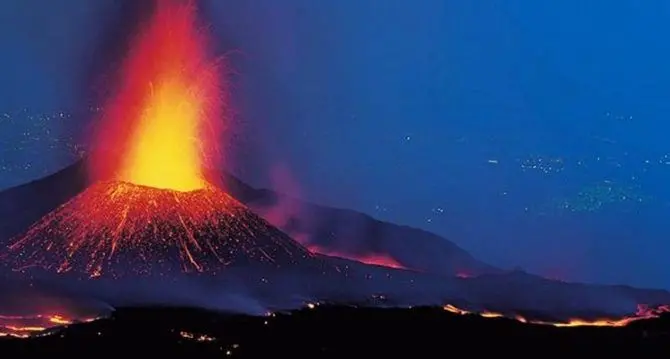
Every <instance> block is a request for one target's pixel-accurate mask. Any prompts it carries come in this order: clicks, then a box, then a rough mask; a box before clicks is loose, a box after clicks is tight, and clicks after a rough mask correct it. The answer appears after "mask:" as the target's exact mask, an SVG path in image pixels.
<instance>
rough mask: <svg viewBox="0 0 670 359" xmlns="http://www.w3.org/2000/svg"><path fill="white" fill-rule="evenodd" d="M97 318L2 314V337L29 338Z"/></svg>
mask: <svg viewBox="0 0 670 359" xmlns="http://www.w3.org/2000/svg"><path fill="white" fill-rule="evenodd" d="M95 320H97V318H85V319H81V320H74V319H70V318H68V317H66V316H63V315H59V314H53V315H33V316H17V315H12V316H7V315H0V337H13V338H29V337H32V336H35V335H42V334H44V333H46V332H47V331H48V330H49V329H53V328H58V327H62V326H66V325H69V324H73V323H89V322H92V321H95Z"/></svg>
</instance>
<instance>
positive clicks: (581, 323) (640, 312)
mask: <svg viewBox="0 0 670 359" xmlns="http://www.w3.org/2000/svg"><path fill="white" fill-rule="evenodd" d="M443 308H444V310H446V311H448V312H450V313H454V314H459V315H478V316H480V317H483V318H505V317H507V316H505V315H504V314H503V313H497V312H491V311H482V312H471V311H468V310H464V309H461V308H458V307H456V306H455V305H452V304H447V305H445V306H444V307H443ZM662 313H670V306H667V305H664V306H659V307H657V308H650V307H648V306H645V305H639V306H638V309H637V312H636V313H635V314H634V315H631V316H625V317H622V318H617V319H612V318H601V319H593V320H588V319H579V318H573V319H569V320H567V321H565V322H548V321H539V320H530V319H527V318H524V317H523V316H520V315H515V316H513V317H512V318H513V319H515V320H517V321H519V322H521V323H530V324H540V325H550V326H554V327H559V328H563V327H625V326H626V325H628V324H630V323H632V322H635V321H638V320H643V319H653V318H658V317H659V316H660V315H661V314H662Z"/></svg>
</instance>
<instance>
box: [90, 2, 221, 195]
mask: <svg viewBox="0 0 670 359" xmlns="http://www.w3.org/2000/svg"><path fill="white" fill-rule="evenodd" d="M197 20H198V19H197V13H196V8H195V6H194V5H193V4H192V3H191V2H177V1H156V9H155V13H154V14H153V16H152V17H151V19H149V21H148V23H147V24H146V26H145V27H144V28H143V29H142V32H141V33H140V34H139V36H137V38H135V39H134V42H133V43H132V44H131V47H130V52H129V54H128V57H127V58H126V60H125V61H124V62H123V63H122V67H121V69H120V70H121V71H120V75H121V76H120V78H121V81H120V82H119V84H118V86H117V88H116V92H115V94H114V96H112V98H111V99H110V101H109V103H108V104H107V105H106V106H105V108H106V112H105V114H104V115H103V118H102V124H101V126H100V128H99V131H97V133H96V134H95V139H94V149H93V152H92V157H91V160H92V161H91V172H92V173H91V175H92V177H93V178H94V179H96V180H100V179H109V178H110V177H111V178H115V179H117V180H120V181H124V182H129V183H133V184H137V185H142V186H147V187H153V188H162V189H170V190H175V191H182V192H187V191H193V190H197V189H202V188H204V187H205V186H206V181H205V176H204V168H205V167H206V166H207V165H220V161H221V158H220V156H219V154H220V152H219V151H218V148H217V143H218V142H219V141H220V137H221V134H222V124H224V123H225V122H226V119H225V115H226V111H225V107H224V106H226V104H227V98H226V95H227V91H226V88H225V84H224V83H222V75H223V73H222V71H223V70H225V63H224V62H223V61H222V60H221V59H212V58H211V56H209V53H208V51H207V49H208V47H209V45H208V37H207V32H206V31H204V29H203V28H200V27H198V26H197ZM222 119H223V121H222Z"/></svg>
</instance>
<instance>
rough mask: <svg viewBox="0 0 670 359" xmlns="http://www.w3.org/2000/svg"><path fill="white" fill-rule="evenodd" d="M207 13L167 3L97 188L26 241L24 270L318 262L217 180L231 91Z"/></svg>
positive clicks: (125, 90)
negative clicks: (203, 17) (212, 178)
mask: <svg viewBox="0 0 670 359" xmlns="http://www.w3.org/2000/svg"><path fill="white" fill-rule="evenodd" d="M195 10H196V9H195V6H194V5H193V4H192V3H191V2H183V1H168V0H161V1H156V9H155V13H154V14H153V16H152V17H151V18H150V19H149V21H148V23H147V24H146V26H145V27H144V28H143V30H142V32H141V33H140V34H139V36H138V37H137V38H136V39H135V41H134V42H133V43H132V44H131V48H130V51H129V54H128V57H127V59H126V60H125V62H123V65H122V68H121V77H120V82H119V85H118V87H117V88H116V92H115V94H114V96H112V97H111V99H110V101H109V104H108V105H107V106H105V111H106V112H105V114H104V115H103V117H102V123H101V127H100V130H99V131H98V132H97V133H96V135H95V137H94V147H93V149H94V150H93V153H92V156H91V157H90V159H89V161H90V163H89V167H90V171H91V176H92V179H93V180H94V182H93V184H92V185H91V186H90V187H89V188H87V189H86V190H85V191H84V192H82V193H80V194H79V195H77V196H76V197H74V198H72V199H71V200H70V201H68V202H67V203H65V204H63V205H62V206H60V207H59V208H57V209H56V210H54V211H53V212H51V213H49V214H47V215H46V216H44V217H43V218H42V219H41V220H40V221H38V222H37V223H35V224H33V225H32V226H31V227H30V228H29V229H28V231H27V232H26V233H25V234H23V235H21V236H19V237H18V238H16V239H15V241H14V242H13V243H12V244H11V245H10V247H9V254H8V255H7V256H6V257H7V258H8V262H10V263H12V264H13V266H14V269H15V270H21V271H25V270H28V269H31V268H34V267H40V268H44V269H48V270H55V271H57V272H71V271H72V272H76V273H86V274H87V275H88V276H90V277H97V276H101V275H103V273H108V274H109V275H111V276H113V277H118V276H125V275H137V274H160V275H164V274H166V272H172V271H174V270H180V271H184V272H208V273H216V272H217V271H220V270H222V269H223V267H227V266H229V265H232V264H235V263H240V262H245V263H248V262H252V263H254V264H258V263H263V264H274V265H287V264H290V263H295V262H297V261H299V260H303V259H304V260H307V261H308V262H310V263H313V262H315V261H317V260H316V259H315V257H314V256H312V254H311V253H310V252H309V251H308V250H307V249H305V248H304V247H302V246H301V245H299V244H298V243H297V242H295V241H293V240H292V239H291V238H290V237H288V236H287V235H286V234H284V233H282V232H281V231H279V230H278V229H276V228H274V227H272V226H271V225H270V224H269V223H267V222H266V221H265V220H263V219H261V218H260V217H258V216H257V215H255V214H254V213H253V212H251V211H250V210H249V209H248V208H247V207H246V206H244V205H243V204H241V203H240V202H238V201H237V200H235V199H234V198H232V197H231V196H230V195H228V194H227V193H226V192H224V191H222V190H221V189H219V188H218V187H216V186H215V185H214V184H211V183H209V182H208V180H207V179H206V177H205V172H206V171H205V168H207V166H208V165H216V166H218V165H221V158H220V157H219V151H218V150H217V146H216V144H217V142H219V141H220V140H221V133H222V130H223V126H222V125H221V123H222V122H223V123H225V122H226V116H225V115H226V113H227V111H226V105H227V97H226V94H227V91H226V87H225V83H222V82H221V80H220V79H221V77H222V75H223V74H222V73H221V71H222V69H223V62H222V61H221V60H220V59H215V60H212V59H211V58H210V56H209V54H208V52H207V48H208V41H207V36H206V32H205V31H203V29H202V28H199V27H198V26H197V16H196V15H197V14H196V11H195ZM301 263H304V261H301ZM319 263H320V262H319ZM315 264H316V263H315Z"/></svg>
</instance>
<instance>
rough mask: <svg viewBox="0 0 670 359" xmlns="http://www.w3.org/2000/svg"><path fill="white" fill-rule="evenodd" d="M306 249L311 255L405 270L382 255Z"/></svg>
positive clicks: (311, 247)
mask: <svg viewBox="0 0 670 359" xmlns="http://www.w3.org/2000/svg"><path fill="white" fill-rule="evenodd" d="M307 248H308V249H309V250H310V252H312V253H318V254H323V255H327V256H331V257H339V258H344V259H350V260H353V261H357V262H361V263H365V264H371V265H376V266H382V267H389V268H396V269H407V268H405V266H403V265H402V264H400V263H399V262H398V261H396V260H395V259H393V258H391V257H389V256H386V255H382V254H363V255H360V254H358V255H355V254H345V253H339V252H335V251H330V250H327V249H325V248H321V247H319V246H315V245H308V246H307Z"/></svg>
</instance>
